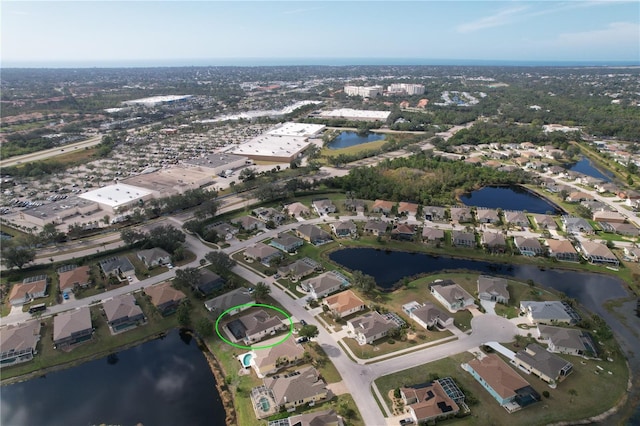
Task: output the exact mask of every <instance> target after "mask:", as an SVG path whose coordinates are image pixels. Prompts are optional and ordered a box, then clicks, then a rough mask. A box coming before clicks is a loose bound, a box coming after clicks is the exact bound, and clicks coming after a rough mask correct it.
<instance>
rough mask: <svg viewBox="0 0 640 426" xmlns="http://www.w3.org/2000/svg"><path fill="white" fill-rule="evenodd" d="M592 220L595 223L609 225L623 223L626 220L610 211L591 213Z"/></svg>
mask: <svg viewBox="0 0 640 426" xmlns="http://www.w3.org/2000/svg"><path fill="white" fill-rule="evenodd" d="M592 218H593V220H595V221H596V222H609V223H624V221H625V220H627V219H626V218H625V217H624V216H623V215H621V214H620V213H618V212H611V211H596V212H593V216H592Z"/></svg>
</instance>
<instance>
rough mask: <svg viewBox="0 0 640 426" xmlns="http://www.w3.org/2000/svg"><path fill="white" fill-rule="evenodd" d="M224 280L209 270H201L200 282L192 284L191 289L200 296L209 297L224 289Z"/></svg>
mask: <svg viewBox="0 0 640 426" xmlns="http://www.w3.org/2000/svg"><path fill="white" fill-rule="evenodd" d="M224 283H225V281H224V278H222V277H221V276H220V275H218V274H216V273H215V272H212V271H210V270H209V269H207V268H203V269H200V276H199V277H198V280H197V281H195V282H192V283H191V287H193V289H194V290H195V291H197V292H199V293H200V294H202V295H204V296H208V295H210V294H213V293H215V292H216V291H218V290H222V288H223V287H224Z"/></svg>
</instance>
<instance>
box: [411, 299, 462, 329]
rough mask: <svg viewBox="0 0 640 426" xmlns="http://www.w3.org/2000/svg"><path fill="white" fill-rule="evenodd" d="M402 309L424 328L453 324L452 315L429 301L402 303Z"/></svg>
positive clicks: (444, 326) (443, 326)
mask: <svg viewBox="0 0 640 426" xmlns="http://www.w3.org/2000/svg"><path fill="white" fill-rule="evenodd" d="M402 310H403V311H404V312H405V313H406V314H407V315H409V318H411V319H412V320H414V321H415V322H417V323H418V324H419V325H420V326H421V327H423V328H425V329H429V330H431V329H433V328H435V327H440V328H446V327H449V326H451V325H453V317H452V316H450V315H449V314H447V313H446V312H445V311H443V310H442V309H440V308H438V307H437V306H436V305H434V304H433V303H431V302H425V303H423V304H420V303H418V302H416V301H412V302H409V303H407V304H405V305H402Z"/></svg>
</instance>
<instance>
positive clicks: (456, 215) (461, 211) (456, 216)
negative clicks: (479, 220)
mask: <svg viewBox="0 0 640 426" xmlns="http://www.w3.org/2000/svg"><path fill="white" fill-rule="evenodd" d="M450 211H451V221H452V222H457V223H465V222H472V221H473V216H472V215H471V209H470V208H469V207H451V209H450Z"/></svg>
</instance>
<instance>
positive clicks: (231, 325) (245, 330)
mask: <svg viewBox="0 0 640 426" xmlns="http://www.w3.org/2000/svg"><path fill="white" fill-rule="evenodd" d="M226 328H227V329H228V330H229V332H230V333H231V334H232V335H233V337H234V338H235V339H236V341H244V342H246V343H255V342H259V341H260V340H262V339H264V338H265V337H267V336H269V335H273V334H275V333H276V332H278V331H280V330H283V329H284V328H286V326H285V325H284V324H283V323H282V319H281V318H279V317H278V316H276V315H271V314H269V313H267V312H266V311H265V310H264V309H259V310H257V311H253V312H250V313H248V314H245V315H243V316H241V317H239V318H237V319H234V320H232V321H229V322H228V323H227V324H226Z"/></svg>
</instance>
